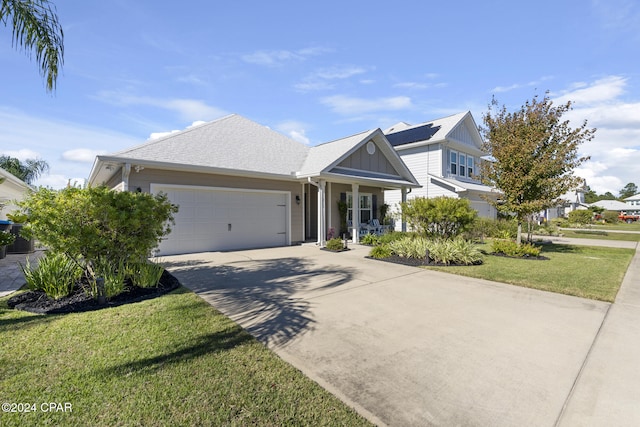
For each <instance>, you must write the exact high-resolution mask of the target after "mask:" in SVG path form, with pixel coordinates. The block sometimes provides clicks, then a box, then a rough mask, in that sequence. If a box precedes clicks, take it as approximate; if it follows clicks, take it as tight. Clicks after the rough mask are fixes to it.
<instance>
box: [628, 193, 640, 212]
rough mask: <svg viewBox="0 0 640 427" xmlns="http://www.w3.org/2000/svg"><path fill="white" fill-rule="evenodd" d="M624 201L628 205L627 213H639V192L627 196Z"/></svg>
mask: <svg viewBox="0 0 640 427" xmlns="http://www.w3.org/2000/svg"><path fill="white" fill-rule="evenodd" d="M624 202H625V203H626V204H627V205H629V208H628V211H627V213H628V214H629V215H640V193H638V194H635V195H633V196H631V197H627V198H626V199H624Z"/></svg>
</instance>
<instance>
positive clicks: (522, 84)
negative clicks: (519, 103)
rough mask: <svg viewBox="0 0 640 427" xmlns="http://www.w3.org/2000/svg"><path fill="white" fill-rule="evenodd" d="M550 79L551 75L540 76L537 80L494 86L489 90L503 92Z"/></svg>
mask: <svg viewBox="0 0 640 427" xmlns="http://www.w3.org/2000/svg"><path fill="white" fill-rule="evenodd" d="M551 79H553V77H551V76H542V77H540V78H539V79H538V80H533V81H530V82H527V83H513V84H511V85H508V86H496V87H494V88H493V89H491V92H493V93H504V92H510V91H512V90H516V89H521V88H526V87H535V86H539V85H541V84H542V82H545V81H547V80H551Z"/></svg>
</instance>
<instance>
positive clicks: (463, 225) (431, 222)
mask: <svg viewBox="0 0 640 427" xmlns="http://www.w3.org/2000/svg"><path fill="white" fill-rule="evenodd" d="M401 206H402V215H404V217H405V219H406V221H407V223H409V224H410V225H411V227H412V228H413V229H414V230H416V231H418V232H420V233H424V234H425V235H427V236H434V237H443V238H450V237H455V236H457V235H459V234H460V233H462V232H463V231H465V230H466V229H467V228H469V227H470V226H471V224H472V223H473V221H474V219H475V218H476V216H477V212H476V211H475V210H474V209H472V208H471V205H470V204H469V200H467V199H459V198H454V197H444V196H441V197H434V198H425V197H416V198H415V199H411V200H409V201H408V202H405V203H401Z"/></svg>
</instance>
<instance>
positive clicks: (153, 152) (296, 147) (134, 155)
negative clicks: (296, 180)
mask: <svg viewBox="0 0 640 427" xmlns="http://www.w3.org/2000/svg"><path fill="white" fill-rule="evenodd" d="M308 152H309V147H307V146H306V145H304V144H302V143H300V142H297V141H294V140H293V139H290V138H287V137H286V136H284V135H282V134H281V133H278V132H276V131H274V130H272V129H269V128H268V127H266V126H262V125H260V124H258V123H256V122H254V121H251V120H249V119H246V118H244V117H242V116H239V115H237V114H232V115H230V116H226V117H223V118H221V119H218V120H214V121H212V122H208V123H205V124H202V125H199V126H195V127H193V128H189V129H187V130H184V131H182V132H178V133H174V134H170V135H168V136H165V137H163V138H160V139H157V140H153V141H149V142H147V143H145V144H143V145H140V146H137V147H133V148H130V149H127V150H123V151H120V152H118V153H115V154H113V155H112V156H111V157H115V158H123V159H136V160H140V161H151V162H168V163H169V162H170V163H175V164H181V165H186V166H205V167H213V168H220V169H234V170H244V171H251V172H263V173H270V174H279V175H291V174H292V173H294V172H296V171H298V170H300V168H301V167H302V164H303V163H304V161H305V159H306V157H307V154H308Z"/></svg>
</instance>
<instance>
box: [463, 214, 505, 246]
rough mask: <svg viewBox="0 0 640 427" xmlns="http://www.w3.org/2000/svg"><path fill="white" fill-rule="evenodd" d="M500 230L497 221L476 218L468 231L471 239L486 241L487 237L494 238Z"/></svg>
mask: <svg viewBox="0 0 640 427" xmlns="http://www.w3.org/2000/svg"><path fill="white" fill-rule="evenodd" d="M497 230H498V225H497V221H496V220H494V219H492V218H486V217H476V219H475V220H474V221H473V224H471V227H470V228H469V230H468V231H467V236H468V237H469V238H470V239H475V240H480V241H484V239H485V238H486V237H492V236H494V235H495V233H496V232H497Z"/></svg>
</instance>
